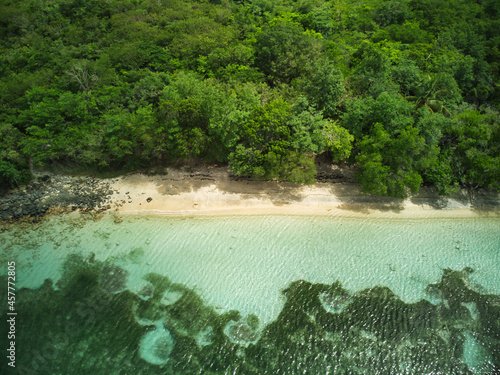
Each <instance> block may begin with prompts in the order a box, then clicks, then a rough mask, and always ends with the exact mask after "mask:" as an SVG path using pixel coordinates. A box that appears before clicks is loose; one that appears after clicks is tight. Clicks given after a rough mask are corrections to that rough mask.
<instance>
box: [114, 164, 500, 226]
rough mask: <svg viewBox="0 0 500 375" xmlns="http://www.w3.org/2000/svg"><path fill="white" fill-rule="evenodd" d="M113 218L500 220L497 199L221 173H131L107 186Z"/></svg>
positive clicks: (499, 196) (216, 170)
mask: <svg viewBox="0 0 500 375" xmlns="http://www.w3.org/2000/svg"><path fill="white" fill-rule="evenodd" d="M108 183H109V185H110V187H111V189H112V190H114V191H115V192H118V193H116V194H114V195H113V197H112V199H113V201H114V202H113V204H114V206H113V211H114V214H115V215H118V216H120V215H208V216H218V215H302V216H346V217H366V218H369V217H380V218H459V217H460V218H466V217H482V216H493V217H495V216H498V217H500V194H498V193H493V192H487V193H486V192H482V193H481V196H480V197H476V199H475V201H474V204H471V203H470V201H469V198H468V196H467V194H466V192H460V193H459V194H456V195H455V196H453V197H446V198H443V197H439V196H438V195H437V194H436V193H435V192H434V191H433V190H432V189H429V188H425V187H424V188H422V189H421V192H420V193H419V194H418V195H415V196H413V197H410V198H407V199H396V198H389V197H376V196H368V195H365V194H363V193H362V192H361V188H360V186H359V185H357V184H355V183H352V182H346V181H345V180H344V181H342V182H332V181H324V182H317V183H315V184H313V185H306V186H302V185H293V184H289V183H281V182H276V181H255V180H250V179H245V178H235V177H234V176H231V175H230V174H229V171H228V170H227V169H225V168H219V167H217V168H202V169H197V170H196V172H185V171H184V172H183V171H178V170H169V171H168V173H167V174H165V175H156V176H146V175H144V174H139V173H136V174H131V175H127V176H123V177H120V178H118V179H112V180H109V181H108Z"/></svg>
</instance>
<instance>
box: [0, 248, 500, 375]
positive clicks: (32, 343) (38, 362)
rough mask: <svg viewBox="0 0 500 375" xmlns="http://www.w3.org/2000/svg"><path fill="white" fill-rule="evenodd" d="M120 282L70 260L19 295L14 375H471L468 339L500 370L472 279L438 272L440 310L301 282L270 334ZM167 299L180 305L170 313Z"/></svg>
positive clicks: (489, 367) (175, 287)
mask: <svg viewBox="0 0 500 375" xmlns="http://www.w3.org/2000/svg"><path fill="white" fill-rule="evenodd" d="M113 267H115V268H113ZM122 271H124V270H122ZM122 271H120V269H119V267H116V266H112V265H110V264H109V263H102V262H99V261H97V260H96V259H95V258H92V259H90V258H89V259H84V258H82V257H81V256H78V255H70V256H68V258H67V260H66V262H65V265H64V274H63V277H62V278H61V280H60V281H59V282H58V283H57V287H55V286H54V285H53V284H52V282H51V281H50V280H47V281H46V282H45V283H44V284H43V285H42V286H41V287H40V288H39V289H37V290H32V289H22V290H20V291H18V293H17V296H16V307H17V310H18V313H19V316H22V320H21V319H20V320H19V322H18V326H17V332H18V336H17V338H16V343H17V345H18V348H19V351H18V363H19V364H20V366H19V368H18V370H19V373H22V374H36V375H44V374H47V375H48V374H58V373H61V374H62V373H64V374H70V373H78V374H186V375H187V374H242V375H247V374H250V375H252V374H256V375H257V374H259V375H260V374H326V373H332V374H381V375H382V374H405V373H408V374H415V375H416V374H429V373H436V374H437V373H443V374H449V375H453V374H456V375H466V374H472V372H471V371H470V369H469V367H468V363H466V362H467V360H466V359H465V356H464V347H466V346H467V345H469V346H470V345H471V344H470V342H472V341H470V340H475V341H473V343H474V345H476V346H477V345H479V346H481V347H482V348H483V350H484V351H485V352H486V353H487V356H488V357H489V361H486V360H484V361H482V362H481V361H480V362H479V363H476V364H474V366H476V368H477V367H478V366H479V368H481V369H482V371H484V373H488V372H490V373H492V374H493V373H495V371H497V370H498V369H499V368H500V352H499V350H500V349H499V348H500V323H499V322H500V298H499V296H496V295H484V294H481V293H479V292H477V291H475V290H474V288H473V287H472V286H471V283H470V282H469V279H468V276H469V274H470V272H471V271H472V270H464V271H453V270H445V271H444V273H443V277H442V279H441V281H440V282H439V283H437V284H433V285H430V286H429V287H428V289H429V290H432V291H433V292H434V293H435V294H438V295H439V296H440V302H439V303H437V304H432V303H430V302H428V301H426V300H422V301H419V302H417V303H413V304H407V303H404V302H403V301H402V300H401V299H400V298H399V297H398V296H397V295H395V294H394V293H393V292H392V291H391V290H389V289H388V288H385V287H373V288H370V289H366V290H362V291H359V292H357V293H354V294H350V293H349V292H348V291H346V290H345V289H343V287H342V285H341V284H340V283H339V282H336V283H334V284H332V285H326V284H313V283H310V282H307V281H304V280H299V281H296V282H293V283H291V284H290V285H289V286H288V288H286V289H285V290H284V291H283V295H284V297H285V298H286V301H285V304H284V307H283V309H282V311H281V312H280V314H279V316H278V318H277V319H276V320H275V321H273V322H271V323H270V324H268V325H267V326H262V325H261V324H260V322H259V319H258V317H257V316H255V315H249V316H246V317H243V316H241V314H240V313H239V312H238V311H229V312H225V313H222V314H221V313H218V312H217V311H216V310H215V309H214V308H213V307H212V306H209V305H207V304H206V303H205V301H204V300H203V299H202V298H201V297H200V296H199V295H198V294H197V293H196V292H194V291H193V290H191V289H189V288H187V287H185V286H183V285H181V284H176V283H173V282H171V281H170V280H169V279H168V278H167V277H165V276H162V275H158V274H149V275H147V276H146V277H145V279H146V280H145V282H147V283H150V284H147V285H151V286H152V287H151V288H150V289H149V296H148V297H149V298H148V299H144V298H140V296H138V295H136V294H134V293H132V292H130V291H129V290H127V289H124V288H125V286H124V284H123V277H124V275H125V274H124V273H122ZM124 272H125V271H124ZM103 275H105V276H103ZM111 276H113V277H114V276H117V277H118V279H119V280H118V281H117V283H116V285H115V281H116V280H113V277H111ZM108 277H111V279H110V280H108V279H107V278H108ZM103 278H104V279H103ZM3 279H4V278H2V281H5V280H3ZM104 280H106V283H108V282H109V283H111V284H112V287H110V288H111V289H110V288H107V287H104V288H103V284H105V285H108V284H106V283H105V282H104ZM110 291H111V292H113V293H109V292H110ZM169 293H170V294H175V295H177V296H178V298H177V299H175V300H174V299H172V300H171V303H168V304H165V303H164V302H165V298H164V296H165V294H169ZM325 304H326V306H327V307H328V306H332V310H331V311H329V310H328V309H325ZM4 306H7V304H6V303H3V304H2V308H3V309H5V307H4ZM0 313H2V314H5V313H6V311H3V310H2V311H0ZM4 326H5V325H2V328H1V330H0V335H1V337H3V338H4V337H6V331H5V328H3V327H4ZM155 330H158V331H157V332H159V333H161V332H167V333H165V334H164V340H163V341H165V343H166V344H165V345H166V346H165V347H162V344H161V342H160V344H159V346H158V345H157V346H155V347H154V350H155V353H152V355H156V356H157V357H161V358H163V357H164V358H168V360H167V359H166V360H165V361H163V362H161V361H160V362H161V363H160V364H152V363H149V362H147V361H145V360H144V359H143V357H141V351H140V350H139V347H140V343H141V340H143V338H144V337H145V336H146V335H147V334H148V332H154V331H155ZM169 335H171V336H169ZM149 336H151V334H150V335H149ZM471 338H472V339H471ZM467 340H469V341H468V342H467ZM160 341H161V340H160ZM167 344H168V345H167ZM21 348H22V349H21ZM158 353H160V354H158ZM3 363H4V362H3ZM2 366H6V365H5V364H2V365H0V372H1V373H4V372H6V370H7V369H6V368H5V367H2Z"/></svg>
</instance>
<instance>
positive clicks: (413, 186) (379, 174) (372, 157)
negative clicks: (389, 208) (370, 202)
mask: <svg viewBox="0 0 500 375" xmlns="http://www.w3.org/2000/svg"><path fill="white" fill-rule="evenodd" d="M358 149H359V155H358V156H356V161H357V162H358V167H359V169H360V171H359V173H358V178H359V181H360V182H361V184H362V186H363V191H365V192H367V193H372V194H377V195H389V196H393V197H398V198H405V197H406V196H408V194H409V193H412V194H415V193H418V190H419V188H420V185H421V184H422V182H423V179H422V176H421V175H420V171H421V170H423V169H424V168H425V167H426V166H427V164H428V161H429V155H428V154H427V153H426V147H425V140H424V139H423V138H422V137H420V136H419V135H418V130H417V129H415V128H413V127H411V126H409V127H407V128H405V129H403V130H401V131H400V133H399V134H398V135H397V136H395V137H391V136H390V134H389V133H388V132H386V131H385V130H384V127H383V125H382V124H380V123H376V124H375V125H374V127H373V129H372V132H371V135H369V136H365V137H363V139H362V140H361V141H360V142H359V144H358Z"/></svg>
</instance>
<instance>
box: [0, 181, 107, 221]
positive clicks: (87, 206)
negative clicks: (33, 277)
mask: <svg viewBox="0 0 500 375" xmlns="http://www.w3.org/2000/svg"><path fill="white" fill-rule="evenodd" d="M114 193H115V192H114V191H113V190H112V189H111V188H110V184H109V183H108V182H104V181H102V180H99V179H96V178H93V177H69V176H52V177H49V176H42V177H39V178H38V179H37V180H35V181H33V182H31V183H30V184H29V185H27V186H26V187H25V188H23V189H22V190H14V191H11V192H9V193H8V194H6V195H5V196H3V197H0V221H16V220H22V219H23V218H25V219H27V220H28V221H30V222H37V221H38V220H39V219H40V218H42V217H43V216H45V215H46V214H48V213H50V212H51V211H53V210H54V209H55V208H62V209H63V211H66V210H65V209H67V210H68V211H69V212H70V211H76V210H77V209H79V210H81V211H82V212H91V211H96V213H100V212H102V211H105V210H108V209H110V208H111V205H110V203H111V196H112V195H113V194H114ZM55 211H60V210H55Z"/></svg>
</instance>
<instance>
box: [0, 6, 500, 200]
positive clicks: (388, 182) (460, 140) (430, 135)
mask: <svg viewBox="0 0 500 375" xmlns="http://www.w3.org/2000/svg"><path fill="white" fill-rule="evenodd" d="M0 59H1V63H0V108H1V109H0V156H1V158H0V185H3V186H4V187H9V186H10V187H15V186H20V185H22V184H24V183H26V182H27V181H29V180H30V178H31V172H30V171H31V170H32V169H33V168H38V167H44V168H50V167H51V166H52V167H53V166H60V165H64V166H67V167H68V168H73V169H78V170H88V171H99V172H106V171H116V170H120V171H123V170H137V169H144V168H158V167H162V166H165V165H171V164H172V163H180V162H182V161H188V160H189V161H200V162H206V163H225V164H227V165H228V166H229V168H230V169H231V171H232V173H233V174H234V175H237V176H251V177H255V178H262V179H277V180H282V181H290V182H294V183H311V182H314V180H315V175H316V166H315V160H316V159H317V158H318V157H319V156H320V155H321V158H323V159H325V158H326V159H327V160H330V161H331V162H332V163H345V164H348V165H351V166H354V167H355V169H356V171H357V176H358V180H359V182H360V183H361V184H362V186H363V190H364V191H365V192H367V193H373V194H379V195H390V196H395V197H405V196H407V195H408V194H410V193H416V192H418V190H419V187H420V186H422V184H427V185H433V186H435V187H436V188H437V190H438V191H439V192H440V193H441V194H450V193H453V192H454V191H456V190H457V189H458V188H460V187H462V188H467V189H476V188H481V187H488V188H497V189H500V112H499V109H500V2H499V1H498V0H475V1H474V0H388V1H384V0H359V1H354V0H331V1H327V0H298V1H295V0H252V1H245V0H241V1H229V0H220V1H218V0H212V1H208V0H200V1H196V0H145V1H141V0H44V1H41V0H15V1H13V0H12V1H11V0H2V4H1V5H0Z"/></svg>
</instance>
